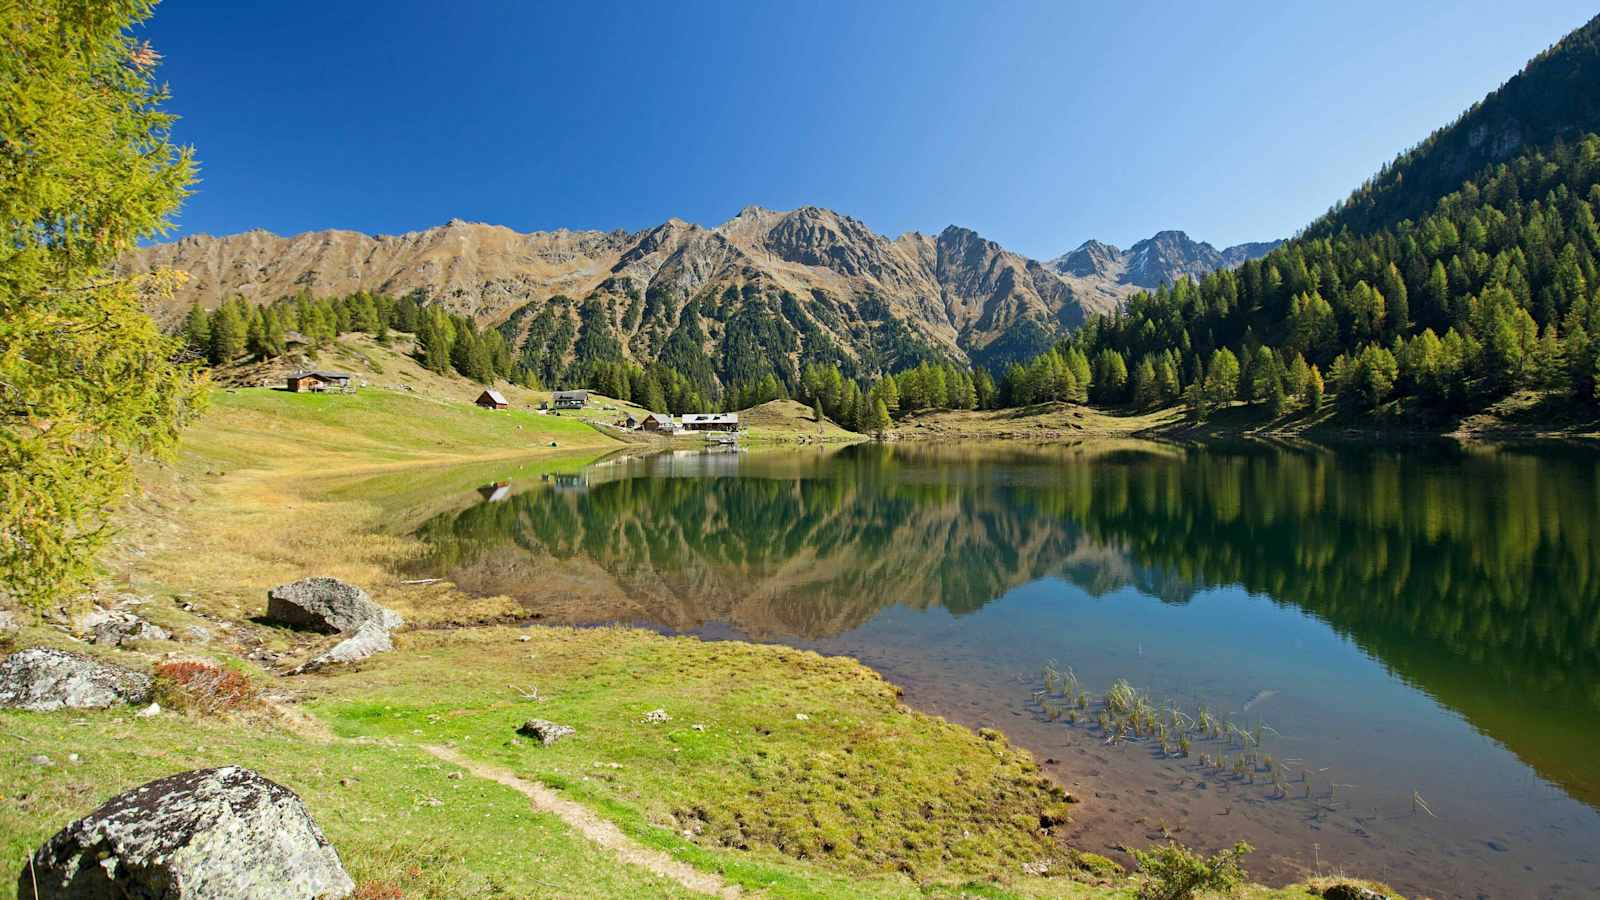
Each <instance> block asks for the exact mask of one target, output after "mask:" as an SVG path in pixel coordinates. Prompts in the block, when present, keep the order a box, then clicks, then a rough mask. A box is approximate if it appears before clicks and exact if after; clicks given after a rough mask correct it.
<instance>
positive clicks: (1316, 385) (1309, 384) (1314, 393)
mask: <svg viewBox="0 0 1600 900" xmlns="http://www.w3.org/2000/svg"><path fill="white" fill-rule="evenodd" d="M1324 390H1325V388H1324V385H1323V383H1322V372H1321V371H1320V370H1318V369H1317V367H1316V366H1315V365H1313V366H1312V367H1311V370H1310V372H1309V373H1308V374H1307V376H1306V403H1307V405H1309V406H1310V407H1311V408H1312V409H1313V410H1316V411H1319V412H1320V411H1321V410H1322V397H1323V392H1324Z"/></svg>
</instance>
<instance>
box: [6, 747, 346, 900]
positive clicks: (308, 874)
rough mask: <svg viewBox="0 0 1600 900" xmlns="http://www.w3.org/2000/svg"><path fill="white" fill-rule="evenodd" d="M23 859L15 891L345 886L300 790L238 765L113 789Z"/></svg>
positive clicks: (88, 894) (306, 894)
mask: <svg viewBox="0 0 1600 900" xmlns="http://www.w3.org/2000/svg"><path fill="white" fill-rule="evenodd" d="M30 863H31V865H24V866H23V871H22V874H21V876H20V877H19V878H18V879H17V896H18V897H19V898H24V900H91V898H93V900H99V898H103V897H132V898H139V900H156V898H161V900H179V898H200V897H203V898H207V900H234V898H238V900H246V898H250V900H312V898H329V897H348V896H350V894H351V892H352V891H354V890H355V884H354V883H353V882H352V881H351V880H350V876H349V874H348V873H346V872H345V870H344V866H343V865H342V864H341V863H340V862H339V854H338V853H337V852H335V851H334V849H333V845H331V844H329V843H328V839H327V838H326V837H324V836H323V834H322V829H320V828H318V827H317V823H316V822H314V821H312V819H311V814H310V813H309V812H307V811H306V807H305V804H304V803H302V802H300V798H299V797H297V796H295V793H294V792H293V791H291V790H289V789H288V788H286V787H284V786H283V785H280V784H277V783H275V782H272V781H268V780H267V779H265V778H263V777H261V776H260V775H258V774H257V773H255V772H252V771H250V770H249V769H243V768H240V767H238V766H225V767H223V768H220V769H199V770H196V771H192V772H180V773H178V774H177V775H169V776H167V777H166V778H161V779H157V780H156V781H152V782H150V783H148V784H145V785H142V786H140V787H136V788H134V789H133V790H130V791H127V792H125V793H122V794H118V795H117V796H115V797H113V798H111V799H110V800H108V801H106V803H105V805H103V806H101V807H100V808H99V809H97V810H95V811H94V812H92V813H90V814H89V815H87V816H84V817H83V818H81V819H79V820H78V821H76V822H73V823H72V824H71V825H68V826H67V827H66V828H63V829H61V830H60V831H58V832H56V835H55V836H54V837H52V838H50V840H48V841H46V842H45V843H44V845H43V846H42V847H40V848H39V849H38V850H37V851H35V852H34V854H33V858H32V859H31V860H30ZM35 883H37V884H38V889H37V893H35V889H34V884H35Z"/></svg>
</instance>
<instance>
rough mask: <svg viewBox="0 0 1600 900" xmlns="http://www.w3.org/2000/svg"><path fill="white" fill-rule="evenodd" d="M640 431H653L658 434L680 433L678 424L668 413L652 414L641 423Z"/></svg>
mask: <svg viewBox="0 0 1600 900" xmlns="http://www.w3.org/2000/svg"><path fill="white" fill-rule="evenodd" d="M639 430H640V431H653V432H656V433H658V434H676V433H677V432H678V423H677V422H675V421H673V419H672V417H671V416H669V415H667V414H666V413H651V414H649V415H648V416H645V417H644V421H643V422H640V423H639Z"/></svg>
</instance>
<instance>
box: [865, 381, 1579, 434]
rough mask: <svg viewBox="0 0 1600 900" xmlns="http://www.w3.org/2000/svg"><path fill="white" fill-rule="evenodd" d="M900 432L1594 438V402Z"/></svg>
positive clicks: (1402, 406)
mask: <svg viewBox="0 0 1600 900" xmlns="http://www.w3.org/2000/svg"><path fill="white" fill-rule="evenodd" d="M894 436H895V437H896V438H897V439H899V440H941V441H956V440H1021V441H1061V440H1076V439H1099V438H1104V437H1131V436H1138V437H1151V438H1178V439H1184V440H1194V439H1197V440H1226V439H1230V438H1238V437H1243V436H1263V437H1305V438H1313V439H1315V438H1330V439H1332V438H1373V439H1407V438H1436V437H1445V436H1449V437H1456V438H1462V439H1468V440H1472V439H1477V440H1485V441H1493V440H1596V439H1600V410H1597V409H1596V407H1595V406H1594V405H1593V404H1590V403H1583V402H1574V401H1571V400H1569V399H1566V398H1558V397H1550V396H1544V395H1541V394H1539V393H1538V392H1534V391H1523V392H1520V393H1517V394H1514V395H1512V396H1510V397H1507V398H1505V399H1503V400H1500V401H1498V402H1496V403H1495V404H1493V405H1492V406H1490V407H1489V408H1487V409H1485V410H1483V411H1481V412H1478V413H1474V414H1472V415H1469V416H1465V417H1459V416H1453V415H1446V414H1441V413H1439V412H1437V411H1431V410H1426V409H1421V408H1419V406H1418V405H1417V404H1416V403H1414V402H1391V403H1388V404H1385V405H1384V406H1382V407H1380V408H1379V409H1377V410H1372V411H1360V412H1353V411H1346V410H1341V409H1339V408H1338V407H1337V406H1336V405H1335V404H1332V403H1329V404H1328V405H1327V406H1325V407H1324V408H1323V409H1322V410H1320V411H1313V410H1310V409H1308V408H1305V407H1300V408H1296V409H1291V410H1289V411H1288V412H1286V413H1284V414H1283V415H1281V416H1277V417H1274V416H1272V415H1270V414H1269V412H1268V410H1267V407H1266V406H1265V405H1264V404H1260V403H1232V404H1229V405H1228V406H1225V407H1222V408H1220V409H1217V410H1214V411H1212V413H1211V414H1210V415H1208V416H1207V417H1206V418H1205V419H1203V420H1201V421H1198V422H1196V421H1193V420H1191V419H1190V418H1189V416H1188V413H1187V411H1186V410H1185V408H1184V407H1183V406H1181V405H1178V406H1169V407H1166V408H1164V409H1158V410H1152V411H1148V412H1139V413H1128V412H1123V411H1106V410H1100V409H1094V408H1091V407H1087V406H1079V405H1076V404H1069V403H1041V404H1038V405H1035V406H1028V407H1021V408H1018V409H999V410H938V411H933V412H921V413H915V414H912V415H909V416H907V417H905V418H904V419H902V420H900V421H899V422H897V423H896V424H895V428H894Z"/></svg>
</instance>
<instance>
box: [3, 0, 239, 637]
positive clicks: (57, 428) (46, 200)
mask: <svg viewBox="0 0 1600 900" xmlns="http://www.w3.org/2000/svg"><path fill="white" fill-rule="evenodd" d="M150 8H151V4H150V3H147V2H140V0H120V2H118V0H107V2H100V3H93V4H62V3H41V2H23V3H5V4H0V36H3V37H0V45H3V46H4V50H5V52H3V53H0V85H3V86H4V88H3V91H0V92H3V95H4V100H3V101H0V136H3V137H0V184H3V185H4V187H3V188H0V229H3V230H4V231H5V238H4V240H3V241H0V247H3V249H0V498H3V500H0V605H17V604H21V605H23V606H25V607H28V608H31V609H34V610H39V611H42V610H44V609H46V608H48V607H51V606H54V605H56V604H58V603H59V601H60V600H61V599H62V598H63V597H68V596H71V595H72V594H73V593H74V592H75V591H76V590H77V589H78V588H79V587H80V586H81V585H82V584H83V581H84V579H85V578H86V577H87V576H88V574H89V573H90V572H91V570H92V566H93V561H94V556H95V553H96V552H97V550H98V549H99V548H100V547H101V546H102V542H103V541H104V540H105V539H106V538H107V537H108V536H109V535H110V533H111V531H110V529H108V528H105V527H102V526H103V525H104V524H105V520H106V517H107V515H108V514H109V513H110V512H111V511H112V510H114V509H115V508H116V507H117V505H118V504H119V503H120V501H121V500H122V498H123V496H124V495H125V493H126V491H127V488H128V486H129V485H130V484H131V482H132V460H133V457H134V455H135V454H138V453H150V452H154V453H159V454H164V453H166V452H167V451H168V450H170V448H171V447H172V446H173V445H174V443H175V442H176V440H177V436H178V432H179V430H180V428H181V427H182V425H183V424H184V423H185V422H187V421H188V420H189V418H190V417H191V416H192V415H193V414H194V413H195V412H196V410H197V408H198V405H199V404H200V403H201V402H202V400H203V391H202V387H203V384H202V383H201V382H200V381H198V380H197V378H196V376H195V373H194V372H193V371H192V370H190V369H188V368H187V367H182V366H178V365H175V364H174V363H173V362H172V360H173V359H174V357H176V356H177V355H178V353H179V352H180V350H181V345H180V343H179V341H177V340H176V339H173V338H169V337H166V336H164V335H163V334H162V333H161V332H160V330H159V329H158V328H157V327H156V325H155V323H154V322H153V321H152V320H151V319H150V318H149V316H147V315H145V314H144V312H143V310H142V308H141V299H144V298H152V297H153V298H155V299H163V298H169V297H170V296H171V293H172V288H173V287H174V282H173V280H172V279H171V278H170V277H169V276H166V275H162V274H159V273H158V274H154V275H134V276H121V275H118V274H117V272H116V269H115V266H116V264H117V262H118V260H119V259H120V258H122V257H123V256H124V255H125V254H127V253H128V252H130V251H132V250H133V249H134V248H135V247H136V246H137V244H138V242H139V241H141V240H143V239H146V238H150V237H154V236H156V235H158V234H160V233H162V232H163V231H164V230H165V229H166V227H167V225H168V218H169V216H171V215H172V213H173V212H174V211H175V210H176V209H177V207H178V204H179V203H180V202H181V201H182V199H183V197H184V195H185V194H186V193H187V189H188V185H189V184H190V183H191V182H192V181H193V179H194V165H193V163H192V161H191V159H190V157H189V153H188V151H186V150H180V149H178V148H177V147H175V146H174V145H173V144H172V142H171V139H170V134H169V129H170V126H171V123H172V116H171V115H170V114H168V113H166V112H164V111H163V110H162V108H161V106H162V104H163V103H164V102H165V100H166V99H167V97H166V93H165V89H164V88H161V87H159V86H158V82H157V81H156V78H155V66H156V63H157V61H158V60H159V57H158V56H157V55H156V54H155V53H154V52H153V51H152V50H151V49H150V48H149V46H148V45H147V44H141V43H138V42H137V41H135V39H134V34H135V33H136V31H139V30H140V29H141V25H142V23H143V21H144V20H145V19H146V18H147V17H148V15H149V12H150ZM208 347H209V343H208Z"/></svg>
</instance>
